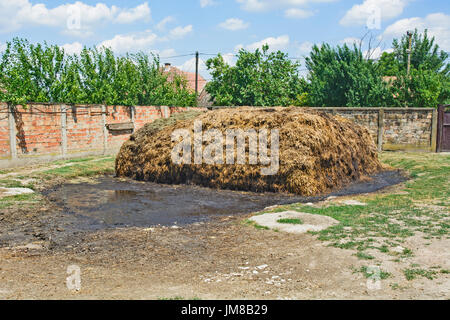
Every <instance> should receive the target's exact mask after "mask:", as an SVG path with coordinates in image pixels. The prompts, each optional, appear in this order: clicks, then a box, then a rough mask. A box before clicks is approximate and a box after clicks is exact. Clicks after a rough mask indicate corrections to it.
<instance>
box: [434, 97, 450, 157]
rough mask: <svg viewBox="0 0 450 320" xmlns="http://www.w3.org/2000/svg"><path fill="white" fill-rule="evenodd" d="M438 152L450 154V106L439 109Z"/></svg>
mask: <svg viewBox="0 0 450 320" xmlns="http://www.w3.org/2000/svg"><path fill="white" fill-rule="evenodd" d="M436 142H437V152H450V105H445V106H439V108H438V135H437V141H436Z"/></svg>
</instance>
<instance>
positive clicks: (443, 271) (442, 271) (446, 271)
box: [440, 269, 450, 274]
mask: <svg viewBox="0 0 450 320" xmlns="http://www.w3.org/2000/svg"><path fill="white" fill-rule="evenodd" d="M440 272H441V273H443V274H450V270H447V269H442V270H441V271H440Z"/></svg>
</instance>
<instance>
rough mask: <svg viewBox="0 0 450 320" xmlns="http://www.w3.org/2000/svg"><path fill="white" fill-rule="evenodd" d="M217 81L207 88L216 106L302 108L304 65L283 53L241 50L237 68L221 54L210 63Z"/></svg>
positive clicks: (265, 49)
mask: <svg viewBox="0 0 450 320" xmlns="http://www.w3.org/2000/svg"><path fill="white" fill-rule="evenodd" d="M206 66H207V68H208V70H210V71H211V75H212V77H213V80H212V81H211V82H209V83H208V84H207V86H206V90H207V91H208V93H209V94H211V96H212V98H213V99H214V101H215V104H216V105H232V106H277V105H278V106H287V105H299V104H300V103H301V101H302V100H301V99H302V96H301V95H302V93H304V92H305V87H306V83H305V81H304V80H303V81H302V79H301V78H300V76H299V67H300V64H299V63H297V62H293V61H291V60H289V58H288V56H287V54H286V53H283V52H281V51H277V52H271V53H269V46H268V45H265V46H263V47H262V50H260V49H256V51H255V52H249V51H247V50H244V49H241V50H240V51H239V53H238V59H237V62H236V66H234V67H232V66H230V65H228V64H227V63H226V62H225V60H224V59H223V57H222V56H221V55H220V54H219V55H218V56H217V57H215V58H212V59H209V60H208V61H207V62H206Z"/></svg>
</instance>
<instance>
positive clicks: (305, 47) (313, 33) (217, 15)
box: [0, 0, 450, 77]
mask: <svg viewBox="0 0 450 320" xmlns="http://www.w3.org/2000/svg"><path fill="white" fill-rule="evenodd" d="M449 7H450V5H449V2H448V0H447V1H445V0H183V1H175V0H153V1H145V0H132V1H118V0H115V1H90V0H82V1H77V2H66V1H41V0H36V1H34V0H14V1H10V0H0V50H2V48H4V47H5V42H6V41H8V40H11V39H12V38H13V37H16V36H18V37H23V38H27V39H29V40H30V41H31V42H40V41H44V40H46V41H47V42H49V43H52V44H57V45H60V46H64V48H65V49H66V51H68V52H78V51H79V50H80V49H81V47H82V46H84V45H86V46H98V45H106V46H110V47H112V48H113V49H114V50H115V51H116V52H117V53H124V52H135V51H145V52H155V53H159V54H160V55H161V60H162V61H163V62H171V63H172V64H174V65H176V66H179V67H180V68H182V69H184V70H186V71H193V70H194V63H193V62H194V60H193V56H189V55H188V56H184V55H187V54H192V53H194V52H195V51H199V52H201V53H208V54H216V53H219V52H220V53H222V54H226V58H227V61H229V62H230V63H233V54H235V53H236V52H237V50H239V48H242V47H243V48H246V49H250V50H253V49H255V48H257V47H260V46H261V45H262V44H263V43H268V44H269V45H271V47H272V48H273V49H280V50H283V51H285V52H287V53H288V54H289V56H290V57H299V58H302V57H304V55H306V54H308V52H309V49H310V47H311V45H312V44H313V43H318V44H319V43H322V42H328V43H331V44H333V45H337V44H343V43H353V42H354V41H357V39H360V38H361V37H362V36H363V35H364V34H365V33H366V32H368V31H370V32H371V35H372V37H373V44H374V45H375V47H376V48H375V52H373V57H376V56H378V55H379V54H380V53H381V52H382V51H384V50H389V48H390V45H391V42H392V38H393V37H399V36H400V35H402V34H404V33H405V32H406V31H407V30H409V29H414V27H417V28H418V29H420V30H423V29H424V28H428V29H429V30H430V33H431V34H432V35H434V36H435V37H436V38H437V40H438V43H439V44H440V45H441V47H442V49H444V50H445V51H447V52H448V51H450V10H449ZM365 46H367V41H366V43H365ZM180 55H183V56H182V57H174V56H180ZM209 57H210V56H207V55H202V56H201V59H202V61H204V60H206V59H208V58H209ZM300 61H301V62H302V61H303V60H300ZM201 73H202V74H203V75H204V76H205V77H208V74H207V72H206V70H205V67H204V65H203V64H202V65H201Z"/></svg>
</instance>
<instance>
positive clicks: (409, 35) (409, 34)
mask: <svg viewBox="0 0 450 320" xmlns="http://www.w3.org/2000/svg"><path fill="white" fill-rule="evenodd" d="M406 34H407V35H408V37H409V46H408V50H407V51H406V52H407V53H408V67H407V71H406V74H407V75H408V76H409V72H410V71H411V53H412V35H413V34H412V32H411V31H408V32H407V33H406Z"/></svg>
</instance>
